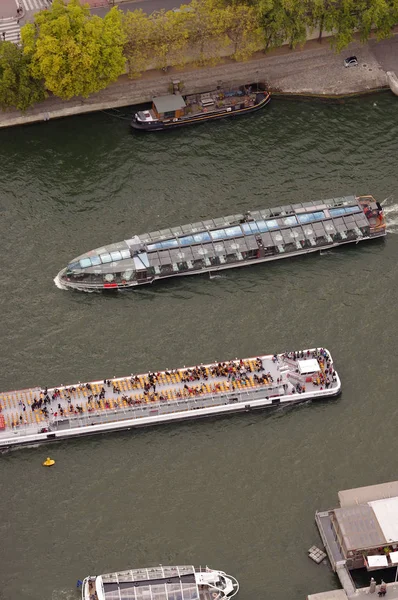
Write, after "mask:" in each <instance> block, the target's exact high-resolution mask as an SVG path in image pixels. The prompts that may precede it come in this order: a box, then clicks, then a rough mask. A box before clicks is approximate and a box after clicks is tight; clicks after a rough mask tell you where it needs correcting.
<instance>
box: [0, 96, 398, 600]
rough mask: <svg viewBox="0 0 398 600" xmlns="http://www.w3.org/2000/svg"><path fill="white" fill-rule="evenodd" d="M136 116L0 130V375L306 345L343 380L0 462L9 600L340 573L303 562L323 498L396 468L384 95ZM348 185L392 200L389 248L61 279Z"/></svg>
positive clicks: (394, 229)
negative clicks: (290, 405)
mask: <svg viewBox="0 0 398 600" xmlns="http://www.w3.org/2000/svg"><path fill="white" fill-rule="evenodd" d="M125 114H126V115H127V114H128V111H126V113H125ZM118 115H119V117H120V116H123V114H122V113H118ZM128 125H129V123H128V120H124V119H123V118H115V117H113V116H110V115H108V114H96V115H90V116H82V117H76V118H70V119H65V120H62V121H58V122H49V123H45V124H44V123H43V124H38V125H34V126H29V127H21V128H15V129H10V130H3V131H1V132H0V165H1V171H0V236H1V237H0V239H1V279H2V293H1V296H0V310H1V337H0V340H1V342H0V357H1V367H2V369H1V372H2V377H1V389H2V390H3V391H6V390H8V389H15V388H22V387H28V386H34V385H49V386H50V385H59V384H62V383H64V384H68V383H75V382H77V381H86V380H90V379H101V378H103V377H105V376H106V377H113V376H122V375H127V374H129V373H131V372H132V371H134V372H144V371H147V370H148V369H153V370H157V369H161V368H173V367H179V366H182V365H192V364H197V363H200V362H208V361H212V360H215V359H229V358H235V357H237V356H255V355H257V354H259V353H267V352H274V351H275V352H281V351H284V350H288V349H299V348H303V347H308V346H314V345H318V346H326V347H328V348H329V349H330V350H331V351H332V353H333V355H334V358H335V362H336V365H337V368H338V370H339V372H340V376H341V379H342V383H343V394H342V395H341V396H340V397H339V398H338V399H336V400H332V401H329V402H325V403H319V404H312V403H308V404H305V405H302V406H301V407H296V408H294V409H291V410H281V411H279V412H278V411H277V412H273V413H267V412H262V413H261V412H260V413H255V414H245V415H236V416H232V417H229V418H223V419H218V420H204V421H198V422H191V423H189V424H183V425H181V424H175V425H172V426H163V427H157V428H152V429H146V430H139V431H136V432H126V433H119V434H115V435H107V436H103V437H96V438H92V439H84V440H78V441H70V442H65V443H61V444H58V445H54V446H51V447H49V448H46V447H45V446H41V447H38V448H31V449H22V450H17V451H13V452H9V453H6V454H3V455H2V456H1V457H0V458H1V460H0V481H1V488H0V503H1V507H2V511H1V514H2V517H1V519H0V539H1V547H0V565H1V566H0V573H1V577H0V581H1V585H0V598H1V600H3V599H4V600H49V599H51V600H64V599H65V600H70V599H73V598H76V597H77V592H76V590H75V582H76V580H77V579H78V578H80V579H82V578H83V577H84V576H85V575H87V574H97V573H103V572H108V571H110V570H114V569H126V568H129V567H139V566H147V565H156V564H159V563H162V564H178V563H179V564H191V563H192V564H195V565H200V564H202V565H205V564H208V565H209V566H211V567H214V568H220V569H223V570H225V571H226V572H230V573H231V574H233V575H234V576H235V577H237V579H238V580H239V581H240V584H241V591H240V595H239V598H240V600H254V599H255V598H256V599H258V598H273V600H287V599H288V600H303V598H305V596H306V594H308V593H314V592H317V591H324V590H327V589H331V588H333V587H338V581H337V579H336V578H335V576H334V575H333V573H332V572H331V570H330V567H329V565H328V564H322V565H320V566H317V565H315V563H312V562H311V561H310V560H309V558H308V557H307V550H308V548H309V547H310V546H311V545H313V544H314V543H315V544H320V541H319V538H318V535H317V531H316V528H315V525H314V513H315V510H316V509H322V508H329V507H332V506H334V505H336V503H337V491H338V490H340V489H345V488H349V487H356V486H360V485H368V484H372V483H378V482H382V481H388V480H392V479H396V478H397V475H396V473H397V458H396V449H397V442H396V421H395V418H396V417H397V415H398V404H397V400H398V395H397V379H396V372H397V367H398V360H397V342H396V340H397V333H398V331H397V330H398V323H397V308H396V306H397V302H396V297H397V292H398V273H397V253H398V236H397V235H396V234H397V233H398V181H397V174H398V153H397V133H398V102H397V99H396V98H394V97H393V96H390V95H389V94H382V95H378V96H372V97H367V98H362V99H350V100H347V101H345V102H341V103H321V102H316V101H313V102H303V101H300V102H298V101H288V100H282V99H278V98H275V99H274V100H273V102H272V103H271V104H270V105H269V106H268V107H267V108H266V109H264V110H263V111H262V112H260V113H257V114H256V115H253V116H251V117H247V118H242V119H240V120H236V122H228V121H224V122H223V121H220V122H218V123H213V124H207V125H203V126H198V127H196V128H188V129H186V130H179V131H172V132H167V134H162V133H160V134H152V135H150V134H148V135H134V136H133V135H131V134H130V132H129V128H128ZM350 193H358V194H359V193H362V194H366V193H372V194H373V195H374V196H375V197H376V198H377V199H378V200H380V201H384V200H385V202H384V207H385V209H386V213H387V217H388V219H389V226H388V230H389V234H388V236H387V239H386V240H385V241H374V242H371V243H368V244H363V245H361V244H359V245H356V246H355V245H354V246H353V247H346V248H342V249H339V250H337V251H333V252H326V253H324V254H322V255H319V254H316V255H312V256H309V257H302V258H299V259H292V260H286V261H281V262H279V261H278V262H275V263H273V264H268V265H258V266H255V267H252V268H245V269H237V270H231V271H227V272H225V274H222V275H221V276H217V277H215V278H212V279H210V278H209V277H208V276H198V277H191V278H189V277H187V278H181V279H179V280H174V281H172V280H170V281H166V282H163V283H161V284H156V285H153V286H149V287H146V288H142V289H140V290H139V291H136V292H127V293H120V294H116V295H101V294H84V293H73V292H67V291H61V290H59V289H57V288H56V287H55V285H54V283H53V278H54V276H55V275H56V274H57V272H58V271H59V270H60V269H61V268H62V267H63V266H65V265H66V264H67V263H68V261H69V260H70V259H71V258H74V257H75V256H77V255H79V254H81V253H83V252H84V251H86V250H89V249H91V248H94V247H98V246H100V245H102V244H105V243H108V242H113V241H118V240H120V239H124V238H127V237H130V235H131V234H133V233H142V232H145V231H148V230H156V229H159V228H162V227H168V226H174V225H178V224H183V223H185V222H191V221H196V220H200V219H204V218H206V217H216V216H222V215H227V214H231V213H236V212H239V211H245V210H248V209H255V208H262V207H268V206H269V207H272V206H277V205H279V204H281V203H288V202H294V201H298V200H300V201H301V200H309V199H313V200H316V199H322V198H328V197H331V196H335V197H336V196H339V195H344V194H350ZM394 195H395V198H396V199H397V200H394V197H393V196H394ZM391 196H392V197H391ZM48 454H49V455H51V456H52V457H53V458H54V459H55V460H56V466H55V467H54V468H53V469H50V470H48V469H43V468H42V466H41V463H42V461H43V460H44V458H45V457H46V456H47V455H48Z"/></svg>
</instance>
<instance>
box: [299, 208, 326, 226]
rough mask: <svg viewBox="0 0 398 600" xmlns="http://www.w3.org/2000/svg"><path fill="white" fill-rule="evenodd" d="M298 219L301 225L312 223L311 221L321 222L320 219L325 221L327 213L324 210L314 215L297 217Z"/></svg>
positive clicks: (305, 214) (308, 214) (306, 214)
mask: <svg viewBox="0 0 398 600" xmlns="http://www.w3.org/2000/svg"><path fill="white" fill-rule="evenodd" d="M297 218H298V220H299V222H300V223H311V221H319V220H320V219H324V218H325V213H324V212H323V210H320V211H318V212H313V213H303V214H302V215H297Z"/></svg>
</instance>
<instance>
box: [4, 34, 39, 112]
mask: <svg viewBox="0 0 398 600" xmlns="http://www.w3.org/2000/svg"><path fill="white" fill-rule="evenodd" d="M44 98H45V90H44V86H43V82H42V81H38V80H36V79H34V78H33V77H32V75H31V72H30V61H29V58H28V57H27V56H24V54H23V51H22V48H20V47H19V46H17V45H16V44H13V43H12V42H0V107H1V108H2V109H3V110H6V109H7V108H18V109H19V110H26V109H27V108H29V106H32V105H33V104H35V103H36V102H41V101H42V100H44Z"/></svg>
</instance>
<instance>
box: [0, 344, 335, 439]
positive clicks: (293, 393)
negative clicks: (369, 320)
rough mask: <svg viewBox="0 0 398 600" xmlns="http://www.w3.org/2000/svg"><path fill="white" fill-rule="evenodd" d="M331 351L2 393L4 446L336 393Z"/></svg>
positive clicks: (0, 416) (1, 436)
mask: <svg viewBox="0 0 398 600" xmlns="http://www.w3.org/2000/svg"><path fill="white" fill-rule="evenodd" d="M340 390H341V383H340V379H339V376H338V374H337V372H336V371H335V369H334V365H333V360H332V357H331V354H330V353H329V351H328V350H326V349H324V348H312V349H309V350H301V351H298V352H285V353H283V354H274V355H264V356H258V357H255V358H247V359H235V360H230V361H226V362H217V363H212V364H207V365H200V366H195V367H188V368H186V367H184V368H183V369H173V370H166V371H159V372H156V373H152V372H149V373H147V374H144V375H130V376H129V377H124V378H123V377H121V378H114V379H105V380H101V381H93V382H89V383H84V384H82V383H78V384H75V385H69V386H61V387H58V388H51V389H48V388H47V387H41V388H39V387H38V388H32V389H25V390H19V391H14V392H7V393H5V394H0V409H1V412H0V448H9V447H12V446H19V445H24V444H34V443H37V442H49V441H55V440H62V439H66V438H69V437H79V436H83V435H92V434H97V433H103V432H107V431H116V430H123V429H130V428H132V427H140V426H146V425H155V424H160V423H168V422H172V421H185V420H187V419H195V418H199V417H207V416H215V415H222V414H228V413H233V412H239V411H250V410H254V409H260V408H267V407H275V406H281V405H286V404H296V403H299V402H303V401H305V400H309V399H322V398H328V397H331V396H336V395H337V394H339V392H340Z"/></svg>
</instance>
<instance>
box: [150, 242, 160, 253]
mask: <svg viewBox="0 0 398 600" xmlns="http://www.w3.org/2000/svg"><path fill="white" fill-rule="evenodd" d="M161 248H162V244H161V242H158V243H157V244H148V246H147V249H148V252H152V250H161Z"/></svg>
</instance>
